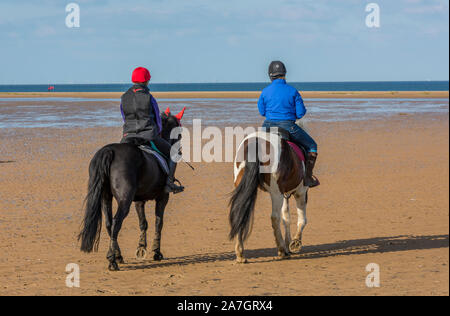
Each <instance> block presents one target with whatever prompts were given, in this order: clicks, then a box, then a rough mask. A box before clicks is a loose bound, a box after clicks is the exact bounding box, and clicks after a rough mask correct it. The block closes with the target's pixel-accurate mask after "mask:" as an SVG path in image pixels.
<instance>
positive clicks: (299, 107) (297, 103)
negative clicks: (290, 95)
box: [295, 92, 306, 119]
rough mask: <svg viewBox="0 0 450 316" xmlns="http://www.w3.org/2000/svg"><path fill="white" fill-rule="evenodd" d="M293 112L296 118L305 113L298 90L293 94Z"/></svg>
mask: <svg viewBox="0 0 450 316" xmlns="http://www.w3.org/2000/svg"><path fill="white" fill-rule="evenodd" d="M295 113H296V115H297V119H301V118H302V117H303V116H305V114H306V108H305V104H304V103H303V99H302V96H301V95H300V93H298V92H297V93H296V94H295Z"/></svg>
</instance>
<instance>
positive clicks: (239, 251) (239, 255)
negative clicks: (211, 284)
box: [234, 234, 248, 263]
mask: <svg viewBox="0 0 450 316" xmlns="http://www.w3.org/2000/svg"><path fill="white" fill-rule="evenodd" d="M234 249H235V251H236V263H247V262H248V261H247V259H246V258H245V257H244V242H243V240H242V236H241V235H240V234H238V236H237V238H236V246H235V248H234Z"/></svg>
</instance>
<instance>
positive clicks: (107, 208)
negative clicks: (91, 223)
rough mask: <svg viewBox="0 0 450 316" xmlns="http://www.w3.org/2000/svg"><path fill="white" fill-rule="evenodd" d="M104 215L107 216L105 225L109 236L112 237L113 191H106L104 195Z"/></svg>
mask: <svg viewBox="0 0 450 316" xmlns="http://www.w3.org/2000/svg"><path fill="white" fill-rule="evenodd" d="M102 198H103V202H102V205H103V215H104V216H105V226H106V231H107V232H108V235H109V238H111V227H112V195H111V193H104V195H103V197H102Z"/></svg>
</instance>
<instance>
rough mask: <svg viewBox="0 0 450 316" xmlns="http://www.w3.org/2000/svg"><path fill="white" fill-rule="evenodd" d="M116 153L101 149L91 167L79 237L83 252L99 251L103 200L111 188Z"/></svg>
mask: <svg viewBox="0 0 450 316" xmlns="http://www.w3.org/2000/svg"><path fill="white" fill-rule="evenodd" d="M113 159H114V151H113V150H112V149H111V148H110V147H108V146H106V147H103V148H102V149H100V150H99V151H98V152H97V153H96V154H95V156H94V158H93V159H92V161H91V163H90V165H89V186H88V194H87V196H86V200H85V205H86V208H85V214H84V219H83V223H82V229H81V232H80V234H79V235H78V240H81V248H80V249H81V251H84V252H92V251H93V250H95V251H97V249H98V244H99V241H100V232H101V229H102V200H103V196H104V194H105V193H107V192H106V191H105V190H110V188H109V173H110V167H111V163H112V161H113Z"/></svg>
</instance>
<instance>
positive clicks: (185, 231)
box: [0, 114, 449, 295]
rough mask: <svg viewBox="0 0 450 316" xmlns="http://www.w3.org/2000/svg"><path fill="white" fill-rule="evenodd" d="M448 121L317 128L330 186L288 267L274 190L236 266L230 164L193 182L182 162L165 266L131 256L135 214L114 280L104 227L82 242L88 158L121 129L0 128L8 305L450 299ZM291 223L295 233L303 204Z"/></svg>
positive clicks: (1, 276)
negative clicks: (70, 271)
mask: <svg viewBox="0 0 450 316" xmlns="http://www.w3.org/2000/svg"><path fill="white" fill-rule="evenodd" d="M448 124H449V121H448V114H447V115H426V114H424V115H420V116H419V115H404V116H393V117H391V118H389V119H383V120H365V121H356V122H351V123H350V122H312V123H311V124H310V125H309V128H310V129H311V131H312V133H313V134H314V135H315V137H316V138H317V140H318V143H319V144H320V158H319V162H318V166H317V176H318V177H319V178H320V180H321V182H322V185H321V186H320V187H318V188H315V189H312V190H311V191H310V194H309V204H308V219H309V224H308V226H307V227H306V230H305V232H304V240H303V242H304V249H303V251H302V253H301V254H298V255H293V256H292V258H291V259H290V260H284V261H279V260H278V259H277V258H276V250H275V244H274V239H273V233H272V228H271V223H270V199H269V196H268V195H267V194H265V193H261V194H260V195H259V198H258V202H257V210H256V216H255V222H254V227H253V233H252V235H251V237H250V239H249V241H248V242H247V243H246V248H247V256H248V257H249V259H250V263H249V264H247V265H235V264H234V263H233V260H234V251H233V249H234V243H232V242H230V241H228V240H227V233H228V222H227V215H228V206H227V202H228V196H227V194H228V193H229V192H230V191H231V190H232V189H233V185H232V166H231V164H229V163H195V164H194V166H195V167H196V170H195V171H194V172H192V171H191V170H190V169H189V168H188V167H187V166H185V165H181V166H180V167H179V168H178V171H177V177H178V178H179V179H180V180H182V182H183V184H184V185H185V186H186V187H187V190H186V192H185V193H183V194H179V195H176V196H174V197H172V198H171V200H170V202H169V205H168V207H167V209H166V216H165V223H164V225H165V226H164V230H163V237H162V252H163V253H164V255H165V257H166V260H163V261H161V262H154V261H152V260H151V259H150V257H149V258H147V259H146V260H145V261H138V260H136V259H135V258H134V253H135V250H136V246H137V243H138V239H139V228H138V220H137V215H136V213H135V211H134V209H132V210H131V212H130V215H129V216H128V218H127V219H126V220H125V222H124V225H123V228H122V231H121V234H120V237H119V244H120V246H121V249H122V253H123V255H124V257H125V261H126V263H125V264H124V265H122V266H121V269H122V271H120V272H117V273H112V272H109V271H107V270H106V268H107V261H106V259H105V256H106V251H107V247H108V238H107V234H106V232H105V230H104V229H103V231H102V236H101V242H100V251H99V253H93V254H89V255H87V254H82V253H81V252H80V251H79V250H78V247H79V245H78V244H77V241H76V235H77V231H78V229H79V225H80V222H81V216H82V210H81V207H82V203H83V198H84V196H85V194H86V186H87V168H88V164H89V161H90V159H91V158H92V155H93V154H94V153H95V151H96V150H97V149H99V148H100V147H102V146H103V145H105V144H107V143H111V142H116V141H117V140H118V139H119V138H120V134H121V131H120V128H115V127H109V128H108V127H102V128H100V127H99V128H95V129H93V128H90V129H89V128H87V129H83V128H74V129H43V128H29V129H0V139H1V140H0V188H1V189H0V295H449V266H448V264H449V248H448V247H449V239H448V238H449V237H448V235H449V193H448V192H449V191H448V190H449V165H448V162H449V134H448V133H449V130H448V126H449V125H448ZM153 206H154V203H153V202H151V203H148V205H147V219H148V220H149V224H150V229H149V241H151V238H152V234H153V231H154V228H153V226H154V225H153V223H154V215H153V209H152V208H153ZM291 213H292V224H291V225H292V227H291V229H292V231H295V222H296V212H295V208H294V203H293V201H291ZM69 263H77V264H79V265H80V268H81V287H80V288H73V289H70V288H67V287H66V286H65V278H66V272H65V267H66V265H67V264H69ZM369 263H377V264H379V265H380V269H381V287H380V288H376V289H373V288H372V289H370V288H367V287H366V285H365V278H366V276H367V272H366V271H365V267H366V265H367V264H369Z"/></svg>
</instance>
